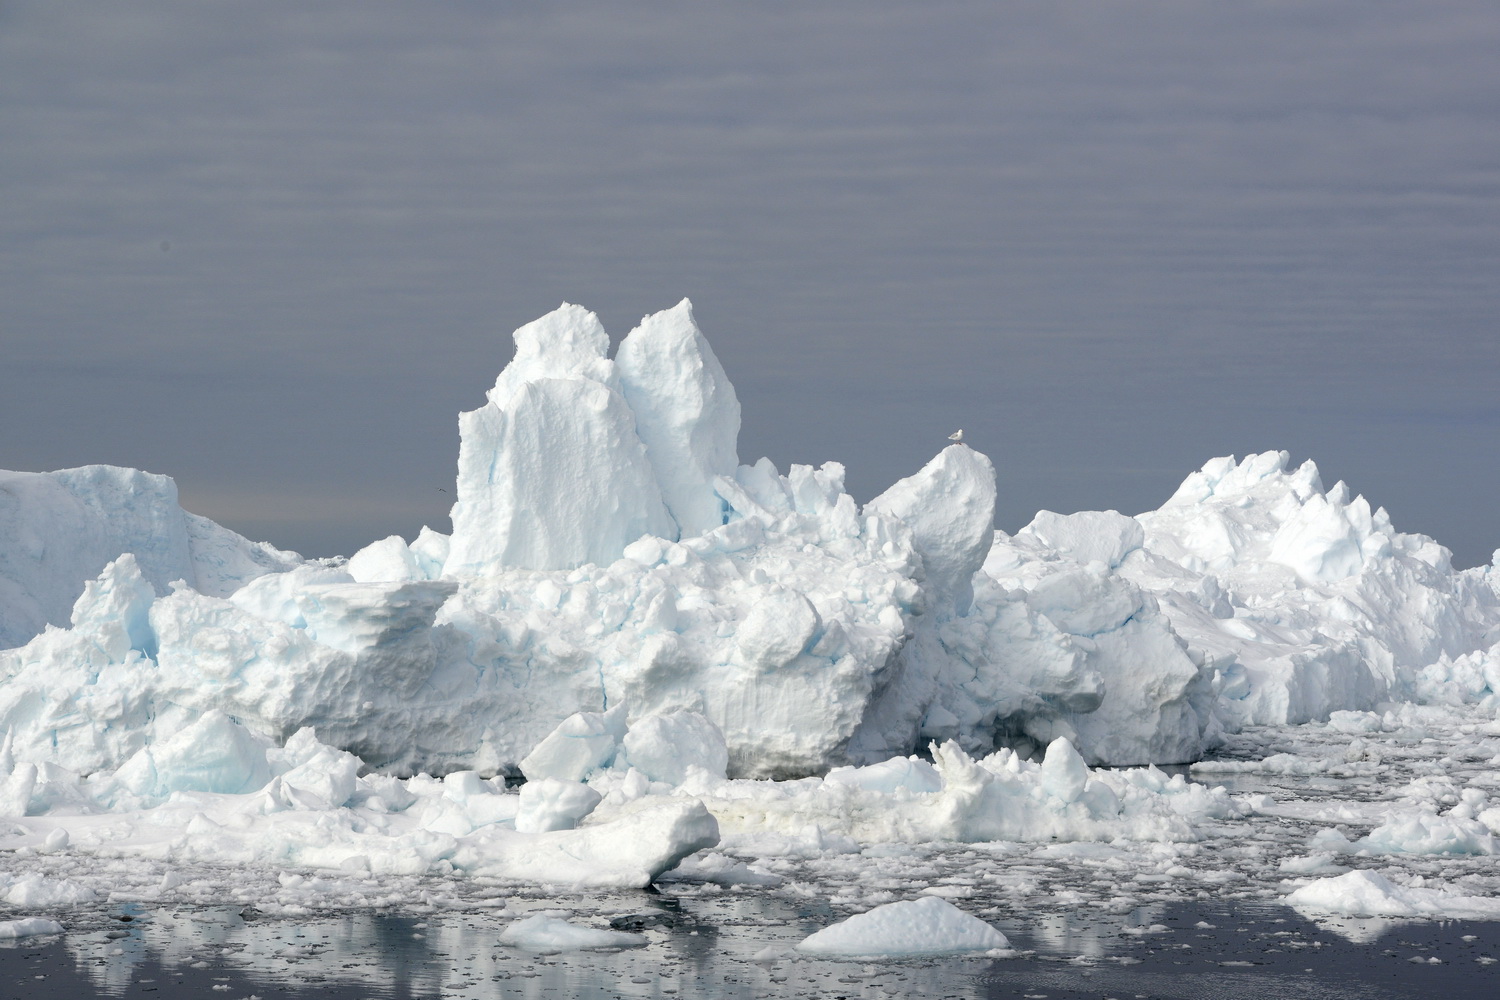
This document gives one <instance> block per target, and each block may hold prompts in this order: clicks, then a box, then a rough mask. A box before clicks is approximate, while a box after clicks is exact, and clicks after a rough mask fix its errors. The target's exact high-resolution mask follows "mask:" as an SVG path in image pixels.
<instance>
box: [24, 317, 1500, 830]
mask: <svg viewBox="0 0 1500 1000" xmlns="http://www.w3.org/2000/svg"><path fill="white" fill-rule="evenodd" d="M515 342H516V351H515V355H514V358H513V359H512V361H511V362H510V363H509V364H508V365H507V366H506V367H505V369H504V370H503V371H502V372H501V373H500V375H499V377H498V378H497V380H496V382H495V385H494V387H493V388H492V389H491V390H490V391H489V393H488V395H487V398H486V400H485V402H484V404H483V405H482V406H480V407H479V408H478V409H476V410H473V411H471V412H468V413H465V414H462V415H461V416H460V419H459V430H460V452H459V464H458V480H457V490H456V496H457V502H456V503H455V505H454V507H453V511H452V521H453V532H452V534H451V536H450V535H445V534H442V533H440V532H437V531H433V530H432V529H430V528H424V529H423V530H422V532H421V533H420V534H419V535H418V536H417V537H416V538H415V539H413V540H411V541H409V542H408V541H407V540H405V539H403V538H400V537H397V536H392V537H390V538H386V539H381V540H379V541H376V542H373V543H372V544H371V545H369V546H367V547H366V548H364V549H362V550H360V551H359V552H357V553H355V554H354V555H353V556H352V557H351V558H350V559H348V560H347V561H339V560H335V561H322V562H312V563H305V562H303V561H301V560H299V559H297V558H296V557H295V556H293V555H291V554H289V553H280V552H277V551H276V550H274V549H271V548H269V547H268V546H263V545H255V544H252V543H249V542H247V541H245V540H244V539H240V538H239V537H238V536H236V535H233V533H231V532H228V531H226V530H225V529H222V528H219V527H218V526H216V525H213V524H212V523H211V522H208V521H205V520H203V519H201V518H195V517H193V516H192V515H188V514H184V513H183V512H182V511H181V510H180V508H178V507H177V505H176V502H175V489H174V488H173V487H172V485H171V481H170V480H166V479H164V478H163V477H155V476H148V475H147V474H145V473H136V472H131V471H129V470H112V469H104V468H103V467H96V468H94V469H91V470H70V471H68V472H63V473H50V474H45V475H40V474H27V473H6V474H4V476H5V477H7V478H5V479H3V480H0V484H4V485H5V487H6V488H5V489H3V490H0V498H8V499H6V500H5V504H6V505H5V506H0V518H3V520H0V529H3V534H0V539H3V545H0V587H4V588H5V600H4V601H3V603H0V606H3V607H4V608H5V609H7V610H6V612H5V615H6V617H5V622H4V627H5V628H6V629H8V630H9V631H8V632H6V633H5V634H6V635H7V636H8V637H9V639H10V641H11V642H12V643H13V644H16V645H15V648H12V649H9V650H5V651H3V652H0V731H5V732H8V733H9V737H8V738H9V740H10V741H11V746H12V750H13V752H14V753H15V754H16V756H17V759H21V760H27V761H31V762H34V763H37V764H42V763H49V764H51V765H55V766H61V767H65V768H69V769H71V770H72V771H75V772H78V773H82V774H92V773H105V772H113V771H114V770H115V769H118V768H121V767H123V766H124V765H126V763H127V762H128V761H131V760H134V759H137V757H138V755H139V754H141V753H142V752H147V751H150V750H151V748H153V747H161V748H162V752H163V753H169V752H170V746H169V744H170V741H171V739H172V738H173V734H177V733H180V732H181V731H184V730H185V729H187V728H189V727H192V726H194V725H196V724H198V723H200V722H201V721H202V720H204V719H206V718H210V717H217V715H216V713H217V714H218V715H222V716H223V717H225V718H229V719H233V720H235V723H236V725H240V726H243V727H244V728H245V730H246V732H248V733H249V734H251V735H252V736H253V737H254V738H255V739H258V740H265V741H268V744H270V745H279V744H283V743H285V742H286V741H287V740H288V739H290V738H291V737H293V735H294V734H296V733H297V732H299V731H301V730H303V729H305V728H307V727H315V728H316V730H317V732H318V735H319V738H320V739H321V740H324V741H326V742H327V743H328V744H330V745H332V746H334V747H337V748H338V749H339V750H341V751H347V752H350V753H353V754H356V755H358V757H359V758H360V759H361V760H362V761H363V762H364V764H365V766H367V767H370V768H374V769H377V770H379V771H383V772H386V773H389V774H394V775H403V776H405V775H413V774H417V773H418V772H424V771H425V772H428V773H432V774H439V775H441V774H447V773H453V772H463V771H470V770H472V771H476V772H478V773H480V774H483V775H486V776H489V775H497V774H502V773H504V774H518V773H527V774H528V775H530V770H528V767H527V765H526V760H527V759H528V755H532V754H533V753H534V750H537V749H538V746H539V744H541V743H542V742H543V741H544V739H545V738H548V737H549V734H553V733H554V731H555V730H557V727H558V726H559V725H560V724H562V723H564V721H565V720H567V719H569V717H572V716H575V715H577V714H578V713H582V715H580V716H578V717H579V718H595V717H597V719H600V720H604V719H608V720H614V721H609V722H603V721H601V722H597V724H596V723H593V722H579V723H576V724H577V725H580V726H584V727H585V728H587V727H589V726H595V728H596V729H597V733H595V736H597V739H598V741H600V746H601V747H602V748H603V749H602V750H601V752H602V753H604V754H605V756H604V757H601V758H599V759H598V760H593V759H592V758H590V760H589V761H587V762H584V763H578V762H574V763H573V764H569V765H567V767H573V768H574V769H575V770H577V771H578V773H568V774H567V775H566V779H567V780H576V779H577V778H578V777H580V776H581V775H582V774H584V773H587V771H588V770H589V769H590V768H596V767H601V766H606V765H608V764H609V763H610V760H611V759H612V758H611V757H610V756H609V755H610V754H615V753H617V752H618V753H620V754H621V755H622V756H621V759H622V760H623V759H625V757H628V756H629V755H630V754H635V755H636V756H637V757H638V758H639V761H640V765H641V768H642V769H643V771H650V772H651V774H652V777H653V778H654V779H655V778H659V779H662V780H671V781H673V782H679V781H683V780H687V776H686V773H685V772H683V771H681V769H680V768H679V767H678V766H677V765H676V764H674V763H673V762H672V761H671V759H670V755H668V756H667V757H666V758H664V757H662V755H661V754H659V753H658V754H656V755H655V756H654V757H653V756H652V754H653V751H652V750H651V747H652V746H653V745H655V744H659V743H660V742H661V741H662V739H664V738H665V737H664V736H663V735H662V734H668V733H672V734H678V735H680V736H681V737H682V738H683V739H691V740H695V741H697V742H696V743H695V745H697V746H699V747H701V748H705V749H704V750H703V753H704V754H706V755H707V759H711V760H719V759H722V766H723V767H724V769H725V771H726V773H727V775H728V776H730V777H732V778H767V777H776V778H785V777H797V776H804V775H820V774H824V773H827V772H829V771H830V769H834V768H841V767H850V766H860V765H872V764H877V763H879V762H882V761H886V760H889V759H893V758H906V757H908V756H909V755H911V754H914V753H923V752H926V751H927V748H928V747H929V746H930V745H934V744H935V745H939V746H943V745H951V747H952V748H953V749H952V751H951V753H957V754H963V755H966V757H972V758H976V759H979V758H985V757H987V756H988V755H991V754H993V753H995V752H996V751H999V750H1007V751H1014V752H1015V753H1016V754H1018V755H1019V757H1020V758H1027V757H1038V758H1039V757H1040V756H1041V755H1042V751H1043V748H1045V747H1047V746H1048V745H1051V744H1054V743H1055V741H1057V740H1060V739H1065V740H1066V741H1067V743H1068V745H1069V746H1070V747H1073V748H1076V751H1077V754H1078V755H1079V756H1080V759H1081V760H1082V761H1084V762H1087V763H1088V764H1095V765H1097V764H1111V765H1136V764H1149V763H1168V762H1172V763H1177V762H1186V761H1192V760H1196V759H1198V758H1199V757H1200V756H1201V755H1202V754H1203V753H1204V751H1205V749H1206V748H1208V747H1211V746H1212V745H1213V744H1214V743H1215V741H1217V740H1219V739H1220V738H1221V737H1222V735H1223V734H1224V733H1226V732H1233V731H1236V730H1238V729H1239V728H1241V727H1243V726H1245V725H1249V724H1259V723H1288V722H1300V721H1306V720H1310V719H1321V718H1326V717H1328V715H1329V714H1330V713H1332V712H1334V711H1337V710H1340V709H1358V710H1364V709H1369V708H1373V707H1374V706H1375V705H1376V704H1377V703H1378V702H1380V701H1382V700H1384V699H1388V698H1392V697H1405V698H1428V699H1433V700H1443V701H1450V702H1451V701H1454V700H1458V701H1480V700H1482V699H1484V698H1486V697H1490V696H1492V695H1493V694H1494V682H1493V678H1491V677H1490V674H1491V673H1493V671H1491V672H1489V673H1487V672H1486V669H1485V667H1484V664H1486V663H1489V662H1491V661H1492V660H1493V659H1494V656H1495V654H1494V652H1493V650H1494V647H1495V644H1496V642H1497V641H1500V595H1497V581H1500V572H1497V571H1496V570H1495V569H1494V568H1493V567H1487V568H1481V569H1478V570H1470V571H1465V572H1457V571H1454V570H1453V568H1452V566H1451V564H1450V562H1449V558H1448V554H1447V551H1446V550H1444V549H1443V548H1442V547H1441V546H1439V545H1437V543H1435V542H1433V541H1432V540H1431V539H1427V538H1424V537H1422V536H1417V535H1405V534H1400V533H1397V532H1396V531H1395V530H1394V529H1393V528H1392V527H1391V524H1390V521H1389V518H1388V517H1387V516H1386V515H1385V513H1384V512H1383V511H1381V510H1372V509H1371V507H1370V505H1369V504H1368V503H1367V502H1366V501H1364V500H1363V499H1362V498H1357V497H1356V498H1352V499H1351V497H1350V493H1349V491H1348V490H1347V488H1345V487H1344V486H1343V484H1338V485H1336V486H1335V487H1333V488H1332V489H1327V490H1325V489H1324V488H1323V487H1322V485H1321V483H1320V481H1319V479H1318V474H1317V470H1316V469H1315V468H1314V467H1313V466H1312V465H1311V463H1308V464H1305V465H1303V466H1301V467H1298V468H1292V467H1290V465H1289V462H1288V459H1287V456H1286V455H1285V454H1284V453H1275V452H1271V453H1266V454H1263V455H1256V456H1251V457H1249V458H1247V459H1245V460H1244V461H1240V462H1236V461H1235V460H1233V459H1217V460H1215V461H1213V462H1210V463H1209V464H1208V465H1206V466H1205V467H1204V468H1203V470H1202V471H1200V472H1198V473H1195V474H1193V475H1192V476H1190V477H1189V478H1188V480H1187V481H1186V482H1185V483H1184V484H1183V486H1182V488H1181V489H1179V490H1178V491H1177V493H1176V494H1175V495H1174V496H1173V497H1171V498H1170V499H1169V500H1168V502H1167V503H1166V504H1165V505H1164V506H1163V507H1162V508H1161V509H1160V510H1158V511H1153V512H1149V513H1146V514H1142V515H1140V516H1139V517H1128V516H1125V515H1122V514H1118V513H1116V512H1113V511H1090V512H1083V513H1077V514H1072V515H1061V514H1055V513H1051V512H1046V511H1044V512H1042V513H1040V514H1038V515H1037V517H1036V518H1035V519H1034V520H1033V521H1032V523H1031V524H1029V525H1027V526H1026V527H1025V528H1023V529H1021V530H1020V531H1018V532H1016V533H1015V534H1014V535H1009V534H1006V533H1004V532H998V531H995V530H994V526H993V523H994V511H995V501H996V491H997V482H996V471H995V469H994V467H993V465H992V464H991V463H990V461H989V460H988V459H987V458H986V457H985V456H983V455H981V454H979V453H978V452H975V451H974V450H972V449H971V448H969V447H967V446H965V445H962V444H957V445H953V446H951V447H948V448H946V449H944V450H943V451H942V452H940V453H939V454H938V455H937V456H935V457H934V458H933V460H932V461H931V462H929V463H928V464H927V466H926V467H924V468H923V469H921V470H920V471H918V472H917V473H916V474H914V475H913V476H911V477H909V478H907V479H904V480H902V481H901V482H899V483H896V484H895V485H893V486H892V487H891V488H890V489H889V490H887V491H886V492H885V493H883V494H882V495H881V496H879V497H877V498H876V499H874V500H872V501H871V502H870V503H868V504H866V505H864V506H863V507H861V506H860V505H859V504H858V503H856V502H855V501H854V499H853V498H852V497H851V496H850V495H849V494H848V493H847V492H846V491H845V488H844V469H843V467H842V466H840V465H839V464H837V463H836V462H828V463H826V464H824V465H823V466H822V467H820V468H814V467H810V466H802V465H793V466H791V468H790V469H788V470H787V471H786V472H785V473H783V472H782V471H781V470H780V469H778V468H777V466H776V465H774V464H773V463H772V462H771V461H770V460H769V459H765V458H762V459H760V460H759V461H757V462H755V463H753V464H741V463H740V461H739V458H738V455H737V450H736V438H737V435H738V430H739V421H740V408H739V403H738V400H737V398H736V396H735V393H734V389H733V387H732V386H731V385H730V383H729V380H728V378H727V376H726V375H725V373H724V371H723V368H722V366H721V365H720V364H719V362H718V360H717V358H716V357H715V356H714V354H713V351H712V349H711V348H710V346H709V344H708V342H707V341H706V340H705V339H704V337H703V335H702V334H701V332H700V331H699V330H698V327H697V325H696V321H695V319H694V316H693V312H692V309H691V306H690V304H689V303H687V302H686V301H684V302H683V303H681V304H679V305H678V306H676V307H674V308H672V309H669V310H666V311H664V312H661V313H658V314H655V315H653V316H648V317H646V318H645V319H644V320H642V322H641V324H640V325H639V326H638V327H637V328H636V329H635V330H634V331H632V332H631V333H630V334H629V335H628V336H627V337H625V338H624V340H623V342H622V343H621V344H620V347H619V349H618V351H617V352H616V354H615V356H614V358H610V357H609V338H608V336H607V335H606V333H605V331H604V329H603V327H602V326H601V324H600V323H599V320H598V318H597V317H596V316H595V315H594V314H593V313H590V312H588V311H587V310H585V309H583V308H581V307H578V306H572V305H564V306H563V307H561V308H560V309H558V310H556V311H554V312H553V313H550V314H548V315H547V316H544V317H542V318H541V319H539V320H537V321H535V322H533V323H530V324H527V325H526V326H523V327H521V328H520V329H519V330H517V331H516V334H515ZM1002 485H1003V484H1002ZM64 624H66V625H67V627H65V628H59V627H55V626H59V625H64ZM44 625H47V626H49V627H47V628H46V629H45V631H41V634H35V633H37V632H38V631H39V630H41V629H42V628H43V626H44ZM22 643H24V644H22ZM1487 651H1488V652H1487ZM1487 657H1488V659H1486V658H1487ZM684 720H702V722H701V723H700V722H698V721H692V722H691V723H689V722H686V721H684ZM627 731H629V732H631V733H634V734H637V735H635V736H634V737H633V738H634V740H635V741H636V748H635V749H634V750H630V751H626V750H624V749H622V748H620V747H617V746H616V744H617V743H618V742H619V739H622V738H623V737H622V736H621V735H620V734H622V733H625V732H627ZM589 732H591V733H594V732H595V730H593V729H590V730H589ZM653 734H654V735H653ZM590 738H591V739H592V738H594V737H590ZM673 738H676V737H675V736H674V737H673ZM578 745H579V746H581V745H582V744H581V743H580V744H578ZM592 752H593V751H590V753H592ZM548 753H549V754H550V753H551V752H550V751H548ZM718 755H722V758H720V757H719V756H718ZM544 756H545V755H544ZM545 759H546V760H547V761H549V762H550V763H547V764H546V767H547V768H552V767H554V765H555V766H556V767H563V765H562V764H557V763H556V761H555V760H554V759H553V757H552V756H545ZM955 759H956V758H955ZM541 760H543V758H537V761H541ZM580 760H581V758H580ZM535 766H536V767H541V766H542V765H541V764H539V763H538V764H536V765H535ZM719 766H720V765H719V764H717V763H716V764H714V767H713V768H711V769H716V768H717V767H719ZM560 776H563V773H562V771H554V770H546V771H545V773H544V771H538V772H537V774H536V775H535V777H538V778H542V777H545V778H549V779H550V778H558V777H560ZM142 780H143V781H146V779H145V778H143V779H142ZM153 780H154V779H153ZM247 780H248V779H247ZM146 785H149V782H146ZM146 785H143V786H142V787H146ZM153 787H154V786H153ZM559 801H561V800H559ZM548 808H551V807H550V806H549V807H548ZM558 808H559V809H561V808H562V806H560V805H559V806H558ZM564 811H566V810H564ZM549 815H551V814H550V813H549ZM528 822H530V821H528ZM538 822H542V820H538ZM549 822H550V821H549Z"/></svg>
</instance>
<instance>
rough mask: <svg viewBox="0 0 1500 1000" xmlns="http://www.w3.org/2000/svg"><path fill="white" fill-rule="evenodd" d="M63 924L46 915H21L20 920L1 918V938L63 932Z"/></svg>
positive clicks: (10, 938) (8, 938)
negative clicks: (49, 918)
mask: <svg viewBox="0 0 1500 1000" xmlns="http://www.w3.org/2000/svg"><path fill="white" fill-rule="evenodd" d="M62 932H63V925H62V924H60V923H58V922H57V921H56V920H48V919H47V918H46V917H21V918H20V919H18V920H0V940H14V939H16V938H23V937H36V936H38V935H41V934H61V933H62Z"/></svg>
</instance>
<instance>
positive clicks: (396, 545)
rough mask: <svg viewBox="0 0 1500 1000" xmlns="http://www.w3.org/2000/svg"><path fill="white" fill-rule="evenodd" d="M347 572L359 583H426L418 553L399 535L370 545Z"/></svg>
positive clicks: (359, 554)
mask: <svg viewBox="0 0 1500 1000" xmlns="http://www.w3.org/2000/svg"><path fill="white" fill-rule="evenodd" d="M348 571H349V575H350V576H352V577H353V578H354V581H355V582H356V583H384V582H388V581H394V580H425V579H427V574H426V572H424V570H423V568H422V566H421V565H420V564H419V562H418V557H417V553H416V552H414V551H412V548H411V546H409V545H407V544H406V540H405V539H404V538H402V537H401V536H400V535H391V536H389V537H387V538H382V539H380V540H379V541H378V542H371V543H370V544H369V545H366V546H365V547H364V548H362V549H360V550H359V551H358V552H356V553H354V555H352V556H350V557H349V565H348Z"/></svg>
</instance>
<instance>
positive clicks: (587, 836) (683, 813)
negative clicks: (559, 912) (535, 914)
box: [452, 796, 719, 889]
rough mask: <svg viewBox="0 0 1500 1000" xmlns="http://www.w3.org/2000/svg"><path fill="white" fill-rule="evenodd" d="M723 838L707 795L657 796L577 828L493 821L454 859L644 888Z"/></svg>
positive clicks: (525, 875)
mask: <svg viewBox="0 0 1500 1000" xmlns="http://www.w3.org/2000/svg"><path fill="white" fill-rule="evenodd" d="M718 843H719V824H718V821H717V820H716V819H715V818H714V816H713V814H712V813H710V812H709V811H708V810H707V809H706V808H704V805H703V803H702V802H700V801H697V800H696V799H689V800H683V799H678V798H668V797H662V796H651V797H648V798H645V799H639V800H637V801H635V802H631V803H629V804H627V805H626V806H625V807H623V808H622V809H620V810H616V811H615V812H614V813H613V814H612V815H611V816H610V817H608V818H607V819H599V820H597V821H596V820H595V819H594V818H591V819H590V822H589V823H587V824H585V825H583V826H580V827H579V828H577V829H576V830H555V831H552V832H549V833H536V834H525V833H518V832H515V831H510V830H506V829H504V828H503V827H500V826H498V825H497V826H490V827H485V828H483V829H481V830H477V831H475V833H474V834H473V835H472V836H471V837H469V838H467V839H466V840H465V841H464V842H462V843H461V844H460V845H459V846H458V848H457V849H456V850H455V851H454V852H453V855H452V859H453V863H454V864H457V865H459V866H460V867H462V868H463V869H464V870H465V871H468V872H470V873H471V874H474V875H483V876H490V877H495V878H508V879H523V880H526V881H529V882H542V883H548V884H557V885H565V884H572V885H579V886H595V887H599V888H606V887H614V888H635V889H640V888H644V887H645V886H647V885H649V884H650V883H651V881H652V880H653V879H655V878H656V877H657V876H658V875H660V874H662V872H665V871H670V870H671V869H673V868H675V867H677V866H678V865H679V864H681V863H682V861H683V859H684V858H686V857H688V856H689V855H691V854H696V853H697V852H698V851H701V850H705V849H707V848H710V847H715V846H717V845H718Z"/></svg>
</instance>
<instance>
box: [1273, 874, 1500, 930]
mask: <svg viewBox="0 0 1500 1000" xmlns="http://www.w3.org/2000/svg"><path fill="white" fill-rule="evenodd" d="M1286 902H1287V903H1289V904H1291V905H1292V906H1295V907H1297V908H1298V909H1303V910H1312V911H1317V912H1322V913H1346V914H1349V915H1350V916H1357V917H1359V916H1371V917H1379V916H1390V917H1441V918H1447V919H1455V920H1463V919H1468V920H1496V919H1500V899H1494V898H1492V897H1489V896H1465V895H1461V894H1459V893H1455V892H1448V891H1446V890H1443V889H1431V888H1425V887H1408V886H1401V885H1396V884H1394V883H1392V882H1391V881H1390V879H1388V878H1386V877H1385V876H1384V875H1382V874H1380V873H1379V872H1374V871H1352V872H1349V873H1347V874H1345V875H1338V876H1336V877H1334V878H1323V879H1317V880H1316V881H1313V882H1310V883H1308V884H1307V885H1304V886H1303V887H1302V888H1300V889H1297V890H1294V891H1293V892H1291V893H1288V894H1287V896H1286Z"/></svg>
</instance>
